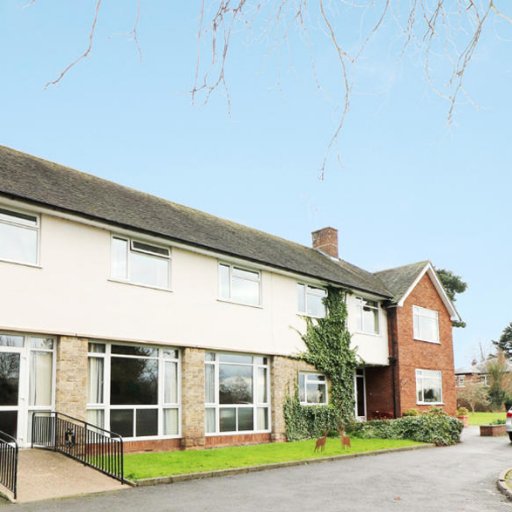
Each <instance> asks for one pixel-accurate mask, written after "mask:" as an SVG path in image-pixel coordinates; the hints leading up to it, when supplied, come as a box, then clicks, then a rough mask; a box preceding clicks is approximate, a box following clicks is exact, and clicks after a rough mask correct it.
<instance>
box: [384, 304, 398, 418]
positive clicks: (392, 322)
mask: <svg viewBox="0 0 512 512" xmlns="http://www.w3.org/2000/svg"><path fill="white" fill-rule="evenodd" d="M396 308H397V306H396V305H394V304H388V305H387V310H388V326H389V334H388V336H389V337H390V340H391V351H390V352H391V354H390V356H389V365H390V366H391V387H392V393H393V416H394V417H395V418H397V417H398V411H399V410H400V406H399V397H398V393H397V388H398V382H397V368H398V340H397V334H396V333H397V310H396Z"/></svg>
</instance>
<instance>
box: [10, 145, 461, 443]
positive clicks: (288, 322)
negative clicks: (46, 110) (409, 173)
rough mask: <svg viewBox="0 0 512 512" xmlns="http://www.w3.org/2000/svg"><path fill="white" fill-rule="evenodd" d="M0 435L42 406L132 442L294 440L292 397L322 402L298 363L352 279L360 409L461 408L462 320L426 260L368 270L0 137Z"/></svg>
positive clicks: (329, 246)
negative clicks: (457, 364)
mask: <svg viewBox="0 0 512 512" xmlns="http://www.w3.org/2000/svg"><path fill="white" fill-rule="evenodd" d="M0 282H1V283H2V294H1V296H2V299H1V307H0V430H3V431H6V432H8V433H11V434H13V435H15V436H16V437H17V438H18V440H19V442H20V443H21V444H22V445H27V444H28V443H29V441H30V425H31V419H32V417H33V415H34V414H35V413H48V412H50V411H55V410H57V411H60V412H62V413H66V414H69V415H71V416H74V417H79V418H87V419H88V421H89V422H91V423H93V424H95V425H98V426H103V427H105V428H106V429H109V430H112V431H115V432H117V433H119V434H121V435H122V436H124V438H125V439H126V443H125V446H126V449H127V450H153V449H174V448H176V449H177V448H192V447H202V446H207V447H209V446H219V445H226V444H241V443H254V442H268V441H271V440H276V441H277V440H282V439H284V437H285V425H284V418H283V403H284V400H285V398H286V396H287V394H288V393H290V392H291V390H293V388H294V386H295V385H298V387H299V392H300V398H301V401H302V402H303V403H304V404H320V405H321V404H327V402H328V384H327V382H326V379H325V376H323V375H321V374H320V373H318V371H316V370H315V369H314V368H312V367H309V366H307V365H306V364H305V363H303V362H300V361H298V360H297V359H295V358H293V356H294V355H296V354H298V353H299V352H301V351H302V350H303V349H304V347H303V344H302V341H301V337H300V335H299V332H300V331H304V328H305V321H304V316H305V315H307V316H311V317H321V316H322V315H323V314H324V306H323V302H322V299H323V297H324V296H325V293H326V286H328V285H330V286H335V287H340V288H343V289H345V290H347V291H348V292H349V293H347V299H346V300H347V308H348V324H349V328H350V331H351V333H352V343H353V345H354V346H356V347H357V349H358V354H359V356H360V357H361V359H362V360H363V361H364V363H365V364H364V367H361V368H360V369H358V370H357V372H356V375H354V379H355V383H356V397H355V398H356V411H355V414H356V416H357V417H359V418H363V419H364V418H371V417H391V416H400V415H401V414H402V413H403V412H404V411H405V410H407V409H409V408H412V407H415V408H420V409H423V408H428V407H430V406H432V405H437V406H441V407H444V409H445V410H446V411H447V412H449V413H454V412H455V387H454V373H453V347H452V332H451V321H452V320H454V319H458V318H459V317H458V314H457V312H456V310H455V308H454V307H453V304H452V303H451V302H450V301H449V299H448V297H447V296H446V293H445V292H444V290H443V288H442V286H441V283H440V282H439V279H438V277H437V276H436V273H435V271H434V269H433V267H432V265H431V264H430V263H429V262H421V263H418V264H415V265H409V266H405V267H400V268H396V269H391V270H386V271H383V272H377V273H371V272H368V271H365V270H363V269H361V268H358V267H356V266H354V265H352V264H350V263H348V262H346V261H344V260H343V259H340V258H339V257H338V235H337V231H336V230H335V229H333V228H325V229H321V230H319V231H316V232H314V233H313V247H305V246H302V245H299V244H296V243H294V242H291V241H288V240H284V239H282V238H278V237H276V236H273V235H270V234H267V233H263V232H261V231H258V230H255V229H252V228H249V227H245V226H241V225H239V224H236V223H234V222H230V221H228V220H224V219H220V218H218V217H214V216H212V215H209V214H207V213H204V212H201V211H198V210H194V209H192V208H188V207H185V206H182V205H178V204H175V203H172V202H169V201H167V200H164V199H160V198H158V197H154V196H151V195H148V194H145V193H142V192H138V191H136V190H132V189H130V188H127V187H123V186H121V185H118V184H115V183H112V182H109V181H106V180H103V179H100V178H97V177H94V176H92V175H89V174H85V173H82V172H78V171H75V170H72V169H69V168H66V167H64V166H61V165H58V164H55V163H51V162H47V161H45V160H42V159H39V158H36V157H34V156H30V155H27V154H24V153H20V152H18V151H15V150H13V149H9V148H6V147H0Z"/></svg>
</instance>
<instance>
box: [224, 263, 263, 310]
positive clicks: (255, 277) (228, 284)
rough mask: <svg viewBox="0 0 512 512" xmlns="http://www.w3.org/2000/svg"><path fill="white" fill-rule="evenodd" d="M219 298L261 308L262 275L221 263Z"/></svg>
mask: <svg viewBox="0 0 512 512" xmlns="http://www.w3.org/2000/svg"><path fill="white" fill-rule="evenodd" d="M219 296H220V298H221V299H223V300H229V301H232V302H237V303H239V304H248V305H250V306H259V305H260V303H261V300H260V299H261V297H260V273H259V272H257V271H254V270H247V269H244V268H240V267H236V266H233V265H228V264H226V263H220V264H219Z"/></svg>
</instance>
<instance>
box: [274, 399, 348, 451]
mask: <svg viewBox="0 0 512 512" xmlns="http://www.w3.org/2000/svg"><path fill="white" fill-rule="evenodd" d="M284 419H285V424H286V437H287V439H288V441H298V440H300V439H310V438H313V437H320V436H323V435H324V434H325V433H326V432H327V433H328V434H332V435H338V426H339V425H340V420H341V418H340V412H339V409H336V408H335V407H333V406H332V405H327V406H325V405H301V404H300V402H299V398H298V396H296V395H295V396H289V397H287V398H286V401H285V404H284ZM345 428H347V430H348V426H347V427H345Z"/></svg>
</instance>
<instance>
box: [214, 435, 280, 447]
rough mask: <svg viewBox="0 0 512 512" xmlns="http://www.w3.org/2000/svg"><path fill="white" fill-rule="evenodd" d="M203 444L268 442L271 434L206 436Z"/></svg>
mask: <svg viewBox="0 0 512 512" xmlns="http://www.w3.org/2000/svg"><path fill="white" fill-rule="evenodd" d="M205 441H206V443H205V446H206V447H207V448H211V447H214V446H240V445H244V444H258V443H270V441H271V434H235V435H229V436H207V437H205Z"/></svg>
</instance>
